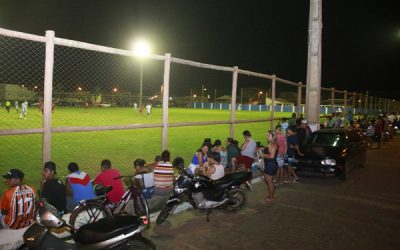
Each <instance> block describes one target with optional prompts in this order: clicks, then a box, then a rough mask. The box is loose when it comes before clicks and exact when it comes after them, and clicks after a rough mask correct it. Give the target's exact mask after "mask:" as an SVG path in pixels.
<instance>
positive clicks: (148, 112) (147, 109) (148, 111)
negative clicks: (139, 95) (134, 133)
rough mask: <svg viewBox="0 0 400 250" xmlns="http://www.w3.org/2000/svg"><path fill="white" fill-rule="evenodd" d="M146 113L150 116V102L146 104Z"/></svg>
mask: <svg viewBox="0 0 400 250" xmlns="http://www.w3.org/2000/svg"><path fill="white" fill-rule="evenodd" d="M146 113H147V116H150V114H151V105H150V104H147V105H146Z"/></svg>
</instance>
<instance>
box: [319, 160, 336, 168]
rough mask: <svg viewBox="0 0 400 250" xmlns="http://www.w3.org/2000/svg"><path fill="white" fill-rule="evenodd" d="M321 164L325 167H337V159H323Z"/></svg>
mask: <svg viewBox="0 0 400 250" xmlns="http://www.w3.org/2000/svg"><path fill="white" fill-rule="evenodd" d="M321 164H322V165H325V166H335V165H336V160H335V159H323V160H322V161H321Z"/></svg>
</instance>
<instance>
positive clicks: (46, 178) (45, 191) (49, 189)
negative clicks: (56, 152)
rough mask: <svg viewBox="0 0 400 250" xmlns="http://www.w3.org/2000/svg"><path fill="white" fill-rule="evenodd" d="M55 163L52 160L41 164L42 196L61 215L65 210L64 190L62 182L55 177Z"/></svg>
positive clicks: (65, 196)
mask: <svg viewBox="0 0 400 250" xmlns="http://www.w3.org/2000/svg"><path fill="white" fill-rule="evenodd" d="M56 173H57V171H56V164H55V163H54V162H52V161H48V162H46V163H44V166H43V172H42V176H43V180H42V182H41V185H40V186H41V189H42V197H43V198H44V199H46V201H47V202H48V203H49V204H50V205H52V206H54V207H55V208H57V210H58V212H59V214H60V215H63V214H64V213H65V211H66V205H67V204H66V198H67V195H66V190H65V185H64V183H63V182H62V181H61V180H59V179H57V178H55V177H54V176H55V175H56Z"/></svg>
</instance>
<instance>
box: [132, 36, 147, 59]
mask: <svg viewBox="0 0 400 250" xmlns="http://www.w3.org/2000/svg"><path fill="white" fill-rule="evenodd" d="M133 53H135V55H137V56H140V57H145V56H148V55H149V54H150V45H149V44H148V43H147V42H146V41H144V40H140V41H137V42H136V43H135V44H134V45H133Z"/></svg>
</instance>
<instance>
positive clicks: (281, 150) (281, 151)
mask: <svg viewBox="0 0 400 250" xmlns="http://www.w3.org/2000/svg"><path fill="white" fill-rule="evenodd" d="M281 128H282V127H281V125H277V126H276V127H275V133H276V140H277V143H278V154H277V156H276V161H277V162H278V172H277V173H278V174H277V175H278V178H277V181H278V184H283V181H284V179H285V169H284V167H285V155H286V149H287V146H286V137H285V135H284V134H283V133H282V130H281Z"/></svg>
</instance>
